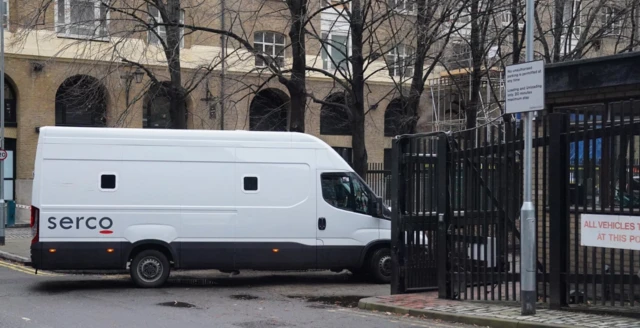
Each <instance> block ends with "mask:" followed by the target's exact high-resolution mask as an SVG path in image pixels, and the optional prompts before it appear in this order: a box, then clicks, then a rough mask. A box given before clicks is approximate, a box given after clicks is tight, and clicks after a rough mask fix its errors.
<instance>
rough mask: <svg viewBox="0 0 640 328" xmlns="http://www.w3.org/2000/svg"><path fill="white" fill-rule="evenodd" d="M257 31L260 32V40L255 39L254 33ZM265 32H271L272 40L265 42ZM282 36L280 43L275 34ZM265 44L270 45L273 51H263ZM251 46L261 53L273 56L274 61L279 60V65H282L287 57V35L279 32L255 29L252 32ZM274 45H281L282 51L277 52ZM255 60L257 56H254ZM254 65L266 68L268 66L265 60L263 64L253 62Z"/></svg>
mask: <svg viewBox="0 0 640 328" xmlns="http://www.w3.org/2000/svg"><path fill="white" fill-rule="evenodd" d="M257 33H262V41H256V38H255V36H256V34H257ZM267 33H272V34H273V40H272V42H267V41H265V40H266V38H265V37H266V35H267ZM278 35H279V36H282V39H283V42H282V43H278V42H277V41H276V36H278ZM266 46H272V47H273V51H271V53H267V52H265V50H264V49H265V47H266ZM253 47H254V48H255V49H256V50H258V51H260V52H261V53H263V54H266V55H268V56H269V57H271V58H273V59H274V60H275V61H276V62H278V61H281V62H279V63H278V65H280V67H284V66H285V65H286V59H287V55H286V49H287V36H286V35H284V34H282V33H279V32H273V31H257V32H255V33H254V34H253ZM276 47H282V52H281V53H280V54H279V52H278V51H277V48H276ZM256 60H258V57H257V56H256ZM255 65H256V67H259V68H266V67H268V65H267V63H266V62H265V63H264V65H258V64H257V63H256V64H255Z"/></svg>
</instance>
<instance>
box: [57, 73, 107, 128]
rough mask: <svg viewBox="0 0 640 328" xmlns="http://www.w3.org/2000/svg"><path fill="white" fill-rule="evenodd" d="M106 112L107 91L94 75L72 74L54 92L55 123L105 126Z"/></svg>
mask: <svg viewBox="0 0 640 328" xmlns="http://www.w3.org/2000/svg"><path fill="white" fill-rule="evenodd" d="M106 114H107V93H106V90H105V88H104V86H103V85H102V83H101V82H100V81H98V79H96V78H94V77H91V76H87V75H76V76H72V77H70V78H68V79H66V80H65V81H64V82H62V84H61V85H60V87H59V88H58V91H57V92H56V125H62V126H105V125H106V123H107V120H106Z"/></svg>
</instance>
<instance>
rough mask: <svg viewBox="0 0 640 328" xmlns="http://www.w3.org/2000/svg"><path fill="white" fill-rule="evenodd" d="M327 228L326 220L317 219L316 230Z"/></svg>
mask: <svg viewBox="0 0 640 328" xmlns="http://www.w3.org/2000/svg"><path fill="white" fill-rule="evenodd" d="M326 228H327V220H326V219H325V218H319V219H318V229H320V230H324V229H326Z"/></svg>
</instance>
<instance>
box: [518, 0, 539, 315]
mask: <svg viewBox="0 0 640 328" xmlns="http://www.w3.org/2000/svg"><path fill="white" fill-rule="evenodd" d="M526 1H527V2H526V10H527V21H526V24H527V28H526V31H525V32H526V35H525V38H526V49H525V51H526V55H527V58H526V59H527V62H531V61H533V28H534V24H535V23H534V19H533V13H534V10H535V9H534V2H533V0H526ZM513 19H516V18H515V17H514V18H513ZM516 23H517V22H516ZM523 120H524V154H523V157H524V159H523V161H524V200H523V203H522V209H521V212H520V222H521V229H520V231H521V238H520V239H521V242H520V254H521V258H520V302H521V303H522V308H521V314H522V315H534V314H536V300H537V295H536V259H537V257H536V240H535V236H536V217H535V211H534V206H533V202H532V199H531V156H532V151H531V149H532V136H533V113H532V112H525V113H523Z"/></svg>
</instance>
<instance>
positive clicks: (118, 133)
mask: <svg viewBox="0 0 640 328" xmlns="http://www.w3.org/2000/svg"><path fill="white" fill-rule="evenodd" d="M40 136H41V137H43V138H44V139H46V140H48V141H52V140H51V139H58V140H59V139H76V140H78V139H80V140H81V139H94V140H95V139H103V140H104V139H123V140H132V139H145V140H155V141H158V140H172V141H178V140H180V141H239V142H244V141H246V142H252V141H256V142H261V143H264V142H284V143H287V142H291V143H309V145H307V147H309V146H311V147H312V148H330V146H329V145H328V144H326V143H325V142H324V141H322V140H320V139H318V138H316V137H314V136H312V135H309V134H305V133H298V132H267V131H245V130H224V131H221V130H178V129H139V128H90V127H86V128H85V127H59V126H55V127H53V126H47V127H42V128H40ZM60 141H61V140H60ZM312 144H314V145H315V147H313V146H312Z"/></svg>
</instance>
